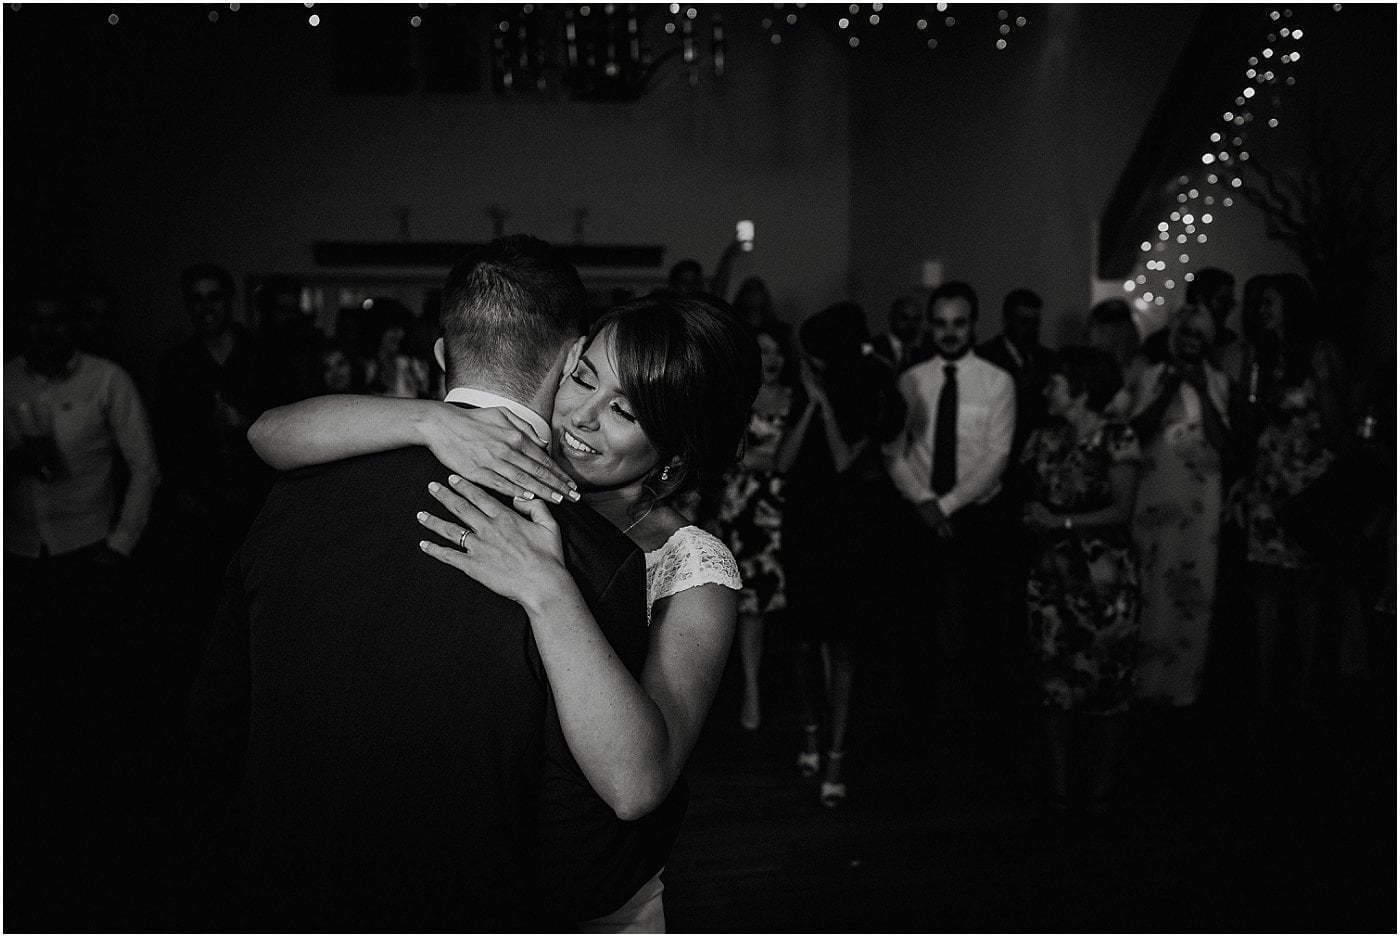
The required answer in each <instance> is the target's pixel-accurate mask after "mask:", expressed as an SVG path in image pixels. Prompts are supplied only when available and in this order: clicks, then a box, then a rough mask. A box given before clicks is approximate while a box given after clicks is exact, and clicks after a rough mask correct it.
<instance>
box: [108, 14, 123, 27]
mask: <svg viewBox="0 0 1400 937" xmlns="http://www.w3.org/2000/svg"><path fill="white" fill-rule="evenodd" d="M121 21H122V18H121V17H120V16H118V15H117V14H115V13H112V14H109V15H108V17H107V25H108V26H115V25H117V24H118V23H120V22H121Z"/></svg>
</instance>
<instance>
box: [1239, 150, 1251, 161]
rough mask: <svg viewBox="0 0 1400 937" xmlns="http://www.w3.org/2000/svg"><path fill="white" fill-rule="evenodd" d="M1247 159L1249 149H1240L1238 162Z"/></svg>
mask: <svg viewBox="0 0 1400 937" xmlns="http://www.w3.org/2000/svg"><path fill="white" fill-rule="evenodd" d="M1247 159H1249V151H1248V150H1240V162H1244V161H1245V160H1247Z"/></svg>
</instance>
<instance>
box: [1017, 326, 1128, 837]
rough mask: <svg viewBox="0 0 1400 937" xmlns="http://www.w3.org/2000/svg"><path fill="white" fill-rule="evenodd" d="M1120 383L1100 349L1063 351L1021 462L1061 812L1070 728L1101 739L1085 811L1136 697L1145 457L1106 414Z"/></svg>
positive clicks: (1106, 782) (1098, 800) (1099, 801)
mask: <svg viewBox="0 0 1400 937" xmlns="http://www.w3.org/2000/svg"><path fill="white" fill-rule="evenodd" d="M1121 382H1122V379H1121V377H1120V376H1119V371H1118V366H1117V364H1116V363H1115V362H1114V360H1113V358H1112V357H1110V356H1109V355H1108V354H1107V353H1106V352H1103V351H1099V350H1097V349H1093V348H1066V349H1064V350H1063V351H1062V352H1060V354H1059V356H1058V359H1057V361H1056V364H1055V366H1054V368H1053V369H1052V370H1051V373H1050V376H1049V379H1048V380H1047V381H1046V385H1045V400H1046V405H1047V412H1048V414H1049V416H1051V417H1053V418H1057V419H1056V420H1055V421H1054V422H1053V423H1050V424H1048V425H1047V426H1044V427H1042V428H1041V429H1038V430H1036V431H1035V432H1034V433H1032V435H1031V437H1030V439H1028V440H1027V441H1026V446H1025V449H1024V450H1023V451H1022V454H1021V463H1022V465H1023V466H1024V467H1025V469H1026V473H1027V478H1028V479H1029V481H1030V483H1031V485H1032V489H1033V498H1034V500H1032V501H1031V502H1030V503H1028V504H1027V505H1026V510H1025V523H1026V526H1027V527H1029V528H1030V529H1031V531H1032V532H1033V533H1034V534H1036V536H1037V541H1038V547H1037V551H1036V556H1035V559H1034V561H1033V562H1032V565H1031V574H1030V580H1029V582H1028V584H1027V588H1026V604H1027V608H1028V609H1029V613H1030V637H1031V646H1032V649H1033V651H1034V653H1035V656H1036V661H1037V665H1038V672H1039V681H1038V682H1039V684H1040V690H1041V697H1042V704H1043V706H1044V712H1045V727H1046V739H1047V742H1048V745H1049V751H1050V786H1051V793H1052V797H1053V800H1054V803H1055V805H1056V807H1057V808H1059V809H1064V808H1065V807H1067V806H1068V804H1069V797H1070V783H1071V768H1070V750H1071V743H1072V740H1073V735H1074V731H1075V729H1076V728H1077V727H1078V726H1079V725H1083V724H1085V723H1092V725H1093V727H1094V730H1095V734H1096V736H1097V745H1096V749H1097V751H1096V757H1095V760H1094V766H1093V776H1092V780H1091V781H1090V786H1089V791H1090V793H1089V797H1090V805H1091V808H1093V809H1102V808H1103V807H1105V806H1106V805H1107V798H1108V796H1109V793H1110V792H1111V791H1112V789H1113V786H1114V783H1115V779H1116V766H1117V763H1118V756H1119V751H1120V748H1121V742H1122V738H1123V721H1124V713H1125V712H1126V711H1127V709H1128V705H1129V702H1130V701H1131V699H1132V691H1133V661H1134V658H1135V656H1136V650H1137V618H1138V583H1137V571H1136V569H1135V567H1134V564H1133V556H1132V538H1131V536H1130V533H1129V524H1130V522H1131V519H1132V510H1133V497H1134V492H1135V491H1136V487H1137V469H1138V463H1139V462H1140V461H1141V458H1142V453H1141V451H1140V449H1139V448H1138V443H1137V437H1136V436H1135V435H1134V433H1133V431H1132V429H1131V428H1130V427H1129V426H1128V425H1127V424H1125V423H1121V422H1117V421H1115V420H1112V419H1110V418H1107V417H1105V416H1104V414H1103V411H1104V407H1105V406H1107V404H1108V403H1109V401H1111V400H1112V399H1113V396H1114V394H1116V393H1117V392H1118V389H1119V386H1120V385H1121ZM1084 716H1090V717H1093V718H1092V719H1091V720H1085V719H1083V718H1081V717H1084Z"/></svg>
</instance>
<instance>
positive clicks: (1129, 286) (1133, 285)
mask: <svg viewBox="0 0 1400 937" xmlns="http://www.w3.org/2000/svg"><path fill="white" fill-rule="evenodd" d="M1123 289H1125V290H1127V291H1128V292H1130V293H1131V292H1132V291H1133V290H1135V289H1137V284H1136V283H1134V282H1133V281H1132V280H1124V281H1123Z"/></svg>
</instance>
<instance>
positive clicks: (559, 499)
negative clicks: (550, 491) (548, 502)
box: [553, 491, 564, 504]
mask: <svg viewBox="0 0 1400 937" xmlns="http://www.w3.org/2000/svg"><path fill="white" fill-rule="evenodd" d="M553 497H554V503H555V504H563V503H564V496H563V495H561V494H560V493H559V492H557V491H556V492H555V493H554V495H553Z"/></svg>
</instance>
